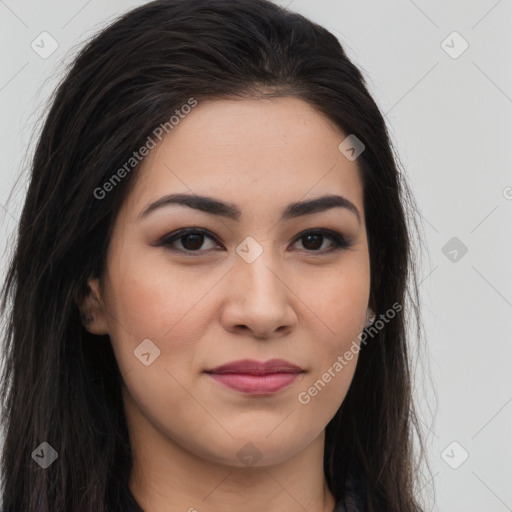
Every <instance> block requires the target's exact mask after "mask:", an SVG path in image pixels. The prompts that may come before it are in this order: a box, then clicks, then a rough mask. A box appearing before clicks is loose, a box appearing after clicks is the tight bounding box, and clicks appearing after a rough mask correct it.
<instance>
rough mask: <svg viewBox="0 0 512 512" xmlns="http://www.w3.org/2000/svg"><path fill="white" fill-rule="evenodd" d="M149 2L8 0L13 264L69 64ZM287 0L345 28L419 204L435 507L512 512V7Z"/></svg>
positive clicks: (3, 169) (2, 199)
mask: <svg viewBox="0 0 512 512" xmlns="http://www.w3.org/2000/svg"><path fill="white" fill-rule="evenodd" d="M143 3H145V2H137V1H127V0H124V1H121V0H103V1H101V2H100V1H99V0H89V1H86V0H67V1H64V0H50V1H48V0H47V1H44V2H38V1H36V0H22V1H18V2H15V1H14V0H0V43H1V44H0V48H1V50H0V52H1V53H0V59H1V67H0V107H1V117H0V154H1V157H2V163H1V166H0V239H1V244H0V250H1V251H2V255H4V254H5V253H4V251H5V249H6V246H7V238H8V237H9V236H12V233H13V232H14V230H15V228H16V224H17V219H18V218H19V214H20V211H21V206H22V204H23V192H24V190H25V188H24V187H26V184H27V161H28V158H29V156H30V154H31V151H32V150H33V143H34V140H33V130H34V123H35V121H36V120H37V119H38V118H39V117H40V116H41V114H42V112H43V108H44V106H45V103H46V101H47V99H48V97H49V94H50V92H51V91H52V89H53V88H54V87H55V86H56V85H57V83H58V81H59V80H60V78H61V77H62V76H63V73H64V71H65V68H64V63H65V62H66V63H67V62H69V61H70V60H71V58H72V56H73V54H74V52H75V51H76V49H77V48H79V47H80V44H81V42H83V41H84V40H85V39H86V38H87V37H89V36H90V35H91V34H93V33H95V32H96V31H98V30H99V29H100V28H101V27H103V26H105V25H106V24H107V23H108V22H110V21H111V20H112V19H113V18H114V17H117V16H118V15H120V14H121V13H123V12H125V11H127V10H129V9H131V8H132V7H135V6H137V5H141V4H143ZM279 3H280V4H281V5H284V6H286V5H288V6H289V8H290V9H292V10H295V11H298V12H300V13H302V14H304V15H306V16H307V17H309V18H311V19H312V20H314V21H316V22H318V23H320V24H322V25H323V26H325V27H326V28H328V29H329V30H331V31H332V32H333V33H334V34H335V35H336V36H337V37H338V38H339V40H340V42H341V43H342V45H343V46H344V48H345V50H346V51H347V53H348V55H349V57H350V58H351V59H352V60H353V61H354V62H355V63H356V64H357V65H358V66H359V68H360V69H361V70H362V71H363V74H364V76H365V79H366V81H367V84H368V87H369V89H370V92H371V93H372V95H373V96H374V98H375V100H376V102H377V104H378V105H379V107H380V109H381V111H382V112H383V114H384V115H385V118H386V121H387V124H388V127H389V131H390V134H391V136H392V139H393V143H394V144H395V146H396V148H397V151H398V153H399V155H400V160H401V164H402V166H403V168H404V170H405V173H406V176H407V179H408V182H409V185H410V186H411V188H412V191H413V194H414V196H415V198H416V201H417V203H418V206H419V215H420V217H421V220H422V223H423V229H424V236H425V239H426V252H427V254H426V255H425V256H424V258H423V260H422V264H421V276H420V281H421V286H420V292H421V305H422V308H423V320H424V328H425V332H426V343H427V347H428V351H427V356H426V357H424V359H425V368H427V371H428V372H429V375H430V379H431V380H429V379H426V380H425V379H424V378H423V377H422V375H423V372H422V371H419V373H418V374H417V382H418V384H417V394H418V401H419V404H420V411H421V414H422V425H423V428H424V430H425V436H426V441H427V445H428V455H429V460H430V465H431V470H432V475H431V476H432V477H433V479H432V480H431V481H430V483H427V485H426V487H425V492H430V493H431V494H432V493H435V494H433V506H432V508H431V509H432V510H436V511H450V512H459V511H460V512H462V511H464V512H505V511H507V510H512V486H510V483H511V481H512V462H511V461H512V437H511V432H512V378H511V371H510V368H511V363H512V335H511V330H512V271H511V270H510V265H511V263H512V257H511V256H512V222H511V220H512V166H511V162H512V158H511V157H512V150H511V148H512V66H511V63H512V59H511V57H512V30H511V29H512V0H498V1H496V0H471V1H469V0H459V1H454V0H451V1H441V0H435V1H430V2H427V1H426V0H415V1H413V0H388V1H386V2H378V1H376V0H372V1H368V0H366V1H356V0H314V1H313V0H293V1H290V0H283V1H280V2H279ZM44 32H46V33H48V34H49V36H50V37H51V38H50V37H49V36H48V35H46V34H43V35H41V34H42V33H44ZM41 38H46V39H45V41H46V42H47V43H46V44H45V45H44V47H45V48H46V50H45V51H50V50H51V49H52V47H51V44H54V45H55V44H57V45H58V47H57V48H56V50H55V51H54V52H53V53H52V54H51V55H49V56H47V55H44V52H43V50H42V48H41V47H42V46H43V45H42V43H40V41H41ZM53 40H54V41H55V43H54V42H53ZM38 41H39V43H38ZM37 44H39V46H37ZM35 48H38V50H36V49H35ZM41 53H43V55H41ZM20 173H22V175H21V179H20V185H19V186H18V187H17V192H16V193H15V195H14V196H13V199H12V200H11V201H10V202H9V204H6V201H7V196H8V194H9V192H10V191H11V188H12V186H13V184H14V180H15V179H16V178H17V177H18V176H19V175H20ZM5 265H6V262H5V260H3V261H2V264H1V268H0V270H1V272H2V276H3V275H4V274H5V269H6V266H5ZM429 510H430V508H429Z"/></svg>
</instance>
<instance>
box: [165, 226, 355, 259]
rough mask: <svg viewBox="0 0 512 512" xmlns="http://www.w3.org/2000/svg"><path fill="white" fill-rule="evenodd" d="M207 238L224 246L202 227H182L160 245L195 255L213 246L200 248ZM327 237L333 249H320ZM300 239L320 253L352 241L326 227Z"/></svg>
mask: <svg viewBox="0 0 512 512" xmlns="http://www.w3.org/2000/svg"><path fill="white" fill-rule="evenodd" d="M205 239H210V240H211V241H213V242H214V245H213V248H215V247H217V248H218V247H222V244H221V243H220V242H219V241H218V240H217V239H216V237H214V236H213V235H211V234H209V231H207V230H205V229H202V228H184V229H180V230H178V231H175V232H173V233H170V234H169V235H167V236H165V237H164V238H162V239H161V241H160V242H159V243H158V245H164V246H166V247H167V248H169V250H171V251H173V252H180V253H185V254H187V255H190V256H195V255H197V254H194V253H201V252H207V251H208V250H209V249H211V248H212V246H211V247H210V248H208V247H207V248H206V250H204V248H203V250H199V249H200V248H201V247H203V244H204V240H205ZM325 239H330V240H331V242H332V243H331V249H328V250H318V249H321V248H322V246H323V245H324V242H325ZM298 241H302V244H303V247H304V250H305V252H309V253H319V254H325V253H331V252H334V251H336V250H340V249H346V248H348V247H350V245H351V244H350V242H348V241H347V240H346V239H345V237H343V235H341V234H340V233H337V232H335V231H331V230H326V229H313V230H309V231H304V232H302V233H301V234H300V235H299V236H298V237H296V238H295V242H294V243H297V242H298ZM178 244H180V245H181V247H176V245H178ZM324 249H325V248H324Z"/></svg>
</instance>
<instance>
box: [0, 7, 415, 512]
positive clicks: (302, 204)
mask: <svg viewBox="0 0 512 512" xmlns="http://www.w3.org/2000/svg"><path fill="white" fill-rule="evenodd" d="M406 203H408V204H406ZM411 205H412V201H411V198H410V195H409V194H408V192H407V187H406V185H405V182H404V180H403V178H402V177H401V176H400V174H399V172H398V168H397V165H396V163H395V160H394V158H393V155H392V149H391V143H390V140H389V138H388V134H387V131H386V127H385V123H384V120H383V118H382V116H381V114H380V112H379V110H378V108H377V106H376V104H375V102H374V101H373V100H372V98H371V96H370V94H369V93H368V90H367V88H366V86H365V83H364V80H363V77H362V75H361V73H360V71H359V70H358V69H357V68H356V67H355V66H354V65H353V64H352V63H351V62H350V61H349V59H348V58H347V56H346V54H345V52H344V50H343V49H342V48H341V46H340V44H339V42H338V41H337V40H336V38H335V37H334V36H333V35H332V34H331V33H329V32H328V31H327V30H325V29H324V28H322V27H320V26H318V25H316V24H314V23H312V22H311V21H309V20H307V19H305V18H304V17H302V16H300V15H298V14H294V13H291V12H289V11H286V10H284V9H282V8H280V7H278V6H276V5H274V4H272V3H270V2H268V1H266V0H250V1H243V2H240V1H238V0H213V1H212V0H163V1H156V2H151V3H148V4H146V5H144V6H142V7H139V8H137V9H135V10H133V11H131V12H129V13H127V14H125V15H124V16H123V17H122V18H120V19H119V20H118V21H116V22H115V23H113V24H112V25H111V26H109V27H107V28H106V29H104V30H103V31H102V32H101V33H100V34H98V35H97V36H95V37H94V38H93V39H92V40H91V41H90V42H89V43H88V44H87V45H86V46H85V48H84V49H83V50H82V51H81V53H80V54H79V55H78V57H77V58H76V61H75V62H74V65H73V66H72V68H71V69H70V70H69V72H68V74H67V76H66V78H65V79H64V81H63V82H62V83H61V85H60V86H59V88H58V89H57V91H56V94H55V97H54V99H53V103H52V107H51V110H50V112H49V114H48V116H47V119H46V122H45V125H44V128H43V130H42V133H41V136H40V139H39V142H38V144H37V148H36V152H35V155H34V159H33V165H32V174H31V180H30V186H29V189H28V193H27V197H26V202H25V205H24V209H23V212H22V216H21V221H20V226H19V233H18V240H17V244H16V249H15V253H14V255H13V258H12V261H11V264H10V268H9V273H8V276H7V279H6V282H5V285H4V289H3V303H2V308H3V310H4V311H5V310H6V305H7V303H8V301H9V299H10V300H12V308H11V309H10V310H9V312H8V320H9V321H8V325H7V329H6V333H5V340H6V346H5V351H6V365H5V371H4V374H3V381H2V397H3V410H4V424H5V429H6V430H5V432H6V434H5V445H4V449H3V458H2V471H3V475H4V481H3V487H2V498H3V504H2V510H4V511H5V512H14V511H20V510H23V511H25V512H36V511H37V512H50V511H51V512H60V511H66V512H70V511H77V512H78V511H80V512H82V511H84V512H85V511H88V512H93V511H94V512H97V511H108V512H110V511H120V512H125V511H141V510H144V511H145V512H153V511H174V510H189V511H193V510H197V511H202V510H208V511H221V510H222V511H231V510H235V509H236V510H246V511H259V510H267V511H269V512H272V511H274V510H275V511H277V510H279V511H283V510H290V511H292V510H310V511H318V512H320V511H321V512H331V511H333V510H335V511H336V512H341V511H356V510H365V511H366V510H368V511H375V512H376V511H390V510H393V511H394V512H402V511H403V512H405V511H407V512H411V511H419V510H421V508H420V505H419V502H418V498H417V497H416V496H415V482H416V480H417V478H418V476H419V475H418V473H417V469H416V466H415V460H414V454H413V450H412V434H413V427H415V429H416V431H417V433H418V435H419V429H418V425H417V420H416V416H415V413H414V407H413V404H412V397H411V381H410V367H409V365H410V361H409V357H408V350H407V340H406V326H407V321H406V314H408V315H409V316H411V313H409V310H408V307H407V304H406V303H405V298H406V293H407V291H408V283H407V277H408V276H409V275H411V276H412V277H413V279H412V285H411V287H412V291H413V294H412V295H413V297H417V289H416V279H415V276H416V273H415V267H414V261H413V260H412V259H411V256H412V251H411V246H410V235H409V231H408V226H407V223H406V219H405V213H404V211H405V208H406V207H408V208H410V209H411V210H412V209H413V207H412V206H411ZM414 293H416V295H414ZM412 304H413V307H414V309H413V311H412V316H414V317H415V318H416V319H418V318H419V313H418V308H417V306H418V304H417V300H416V302H413V303H412ZM377 318H378V319H377ZM419 439H420V441H421V436H419ZM420 446H421V445H420Z"/></svg>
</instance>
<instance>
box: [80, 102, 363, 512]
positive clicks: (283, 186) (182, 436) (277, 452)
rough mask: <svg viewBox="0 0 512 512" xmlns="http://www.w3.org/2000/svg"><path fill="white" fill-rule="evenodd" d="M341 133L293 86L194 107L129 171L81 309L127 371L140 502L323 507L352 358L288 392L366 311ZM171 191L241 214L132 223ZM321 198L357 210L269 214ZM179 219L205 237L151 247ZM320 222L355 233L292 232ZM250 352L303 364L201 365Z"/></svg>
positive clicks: (357, 329)
mask: <svg viewBox="0 0 512 512" xmlns="http://www.w3.org/2000/svg"><path fill="white" fill-rule="evenodd" d="M345 137H346V134H344V133H342V132H341V131H340V130H339V129H338V128H337V127H336V126H335V125H334V124H333V123H332V122H330V121H329V120H328V119H327V118H326V117H325V116H323V115H322V114H321V113H319V112H317V111H316V110H314V109H313V108H312V107H311V106H309V104H307V103H305V102H303V101H302V100H299V99H297V98H290V97H286V98H279V99H272V100H269V99H244V100H240V99H233V100H231V99H230V100H216V101H208V102H200V103H199V104H198V106H196V107H195V108H194V109H193V110H192V112H191V113H190V114H188V115H187V116H186V118H185V119H183V120H182V121H181V122H180V124H178V125H177V126H176V127H175V128H174V129H173V130H172V131H171V132H170V133H169V134H168V135H167V136H166V137H165V138H164V139H163V140H162V142H161V143H160V144H159V145H158V146H157V147H156V148H154V149H153V150H152V151H151V152H150V154H149V155H148V156H147V157H146V158H145V160H144V162H143V166H142V167H141V168H140V169H138V170H137V171H136V172H137V173H139V174H138V175H137V180H136V182H135V186H134V187H133V189H132V190H131V191H130V193H129V194H128V196H127V197H126V199H125V201H124V203H123V206H122V209H121V211H120V212H119V215H118V217H117V218H116V222H115V227H114V231H113V234H112V238H111V240H110V245H109V250H108V256H107V266H106V269H105V272H104V274H103V275H102V276H101V281H99V280H96V279H91V280H90V281H89V284H90V286H91V289H92V291H93V292H94V293H93V294H91V297H90V298H89V299H88V301H89V302H88V304H87V306H86V307H87V308H88V309H89V310H90V311H91V313H92V315H93V321H92V322H91V324H90V325H89V326H88V329H89V331H90V332H93V333H95V334H105V333H108V334H109V336H110V339H111V342H112V345H113V348H114V352H115V355H116V358H117V361H118V364H119V368H120V370H121V373H122V375H123V400H124V404H125V409H126V417H127V422H128V428H129V432H130V438H131V443H132V449H133V453H134V466H133V472H132V476H131V479H130V489H131V490H132V492H133V494H134V496H135V498H136V499H137V501H138V502H139V504H140V505H141V506H142V507H143V508H144V509H145V511H146V512H170V511H175V510H182V511H190V512H193V511H194V510H197V511H198V512H201V511H206V510H208V511H209V512H221V511H222V512H234V511H239V510H244V511H247V512H260V511H261V510H265V511H266V512H278V511H279V512H283V511H285V512H298V511H301V512H302V511H304V510H308V511H310V512H332V510H333V508H334V506H335V501H334V497H333V495H332V494H331V492H330V491H329V489H328V487H327V484H326V480H325V477H324V473H323V456H324V440H325V427H326V425H327V424H328V422H329V421H330V420H331V418H332V417H333V415H334V414H335V413H336V411H337V409H338V408H339V406H340V405H341V403H342V402H343V399H344V397H345V395H346V393H347V391H348V388H349V385H350V383H351V380H352V377H353V374H354V370H355V366H356V363H357V354H356V355H355V356H354V358H353V359H352V360H351V361H349V362H348V364H346V366H344V367H343V369H342V371H339V372H338V373H335V375H336V376H335V377H332V379H331V381H330V382H329V383H328V384H326V385H325V386H324V387H323V389H322V390H321V391H319V392H318V394H317V395H316V396H314V397H311V400H310V402H309V403H308V404H307V405H305V404H302V403H300V402H299V400H298V398H297V397H298V394H299V393H300V392H302V391H307V390H308V388H310V387H311V386H312V385H313V384H314V383H315V382H316V381H318V379H320V378H321V377H322V375H323V374H324V373H325V372H326V371H327V370H328V369H329V368H330V367H332V366H333V364H334V363H335V361H336V360H337V358H338V356H342V355H343V354H344V353H345V352H346V351H347V350H349V348H350V346H351V345H352V343H353V341H354V340H356V341H357V342H358V339H357V336H358V335H359V334H360V333H361V331H362V329H363V327H364V323H365V315H366V310H367V307H368V300H369V293H370V266H369V254H368V243H367V236H366V227H365V219H364V209H363V187H362V182H361V180H360V176H359V172H358V168H357V161H350V160H348V159H347V158H346V157H345V156H344V155H343V154H342V153H341V152H340V151H339V150H338V145H339V144H340V143H341V141H342V140H343V139H344V138H345ZM171 193H193V194H199V195H208V196H212V197H215V198H217V199H220V200H222V201H226V202H230V203H234V204H235V205H237V207H238V208H239V209H240V210H241V211H242V215H241V217H240V219H239V220H231V219H227V218H222V217H218V216H215V215H211V214H208V213H206V212H201V211H199V210H195V209H192V208H190V207H187V206H179V205H170V206H166V207H163V208H160V209H157V210H155V211H153V212H152V213H151V214H149V215H148V216H147V217H145V218H143V219H141V220H137V216H138V215H139V213H140V212H141V211H142V210H143V209H144V208H145V207H146V206H147V205H148V204H149V203H150V202H152V201H155V200H156V199H158V198H160V197H161V196H164V195H166V194H171ZM325 194H339V195H342V196H344V197H346V198H347V199H349V200H350V201H351V202H352V203H353V204H354V205H355V206H356V208H357V210H358V211H359V214H360V222H359V221H358V219H357V216H356V215H354V213H352V212H351V211H350V210H348V209H346V208H340V207H336V208H332V209H328V210H326V211H322V212H319V213H314V214H308V215H304V216H301V217H298V218H294V219H290V220H285V221H281V222H280V221H279V218H280V216H281V211H282V210H283V209H284V208H285V207H286V206H287V205H288V204H289V203H292V202H296V201H303V200H309V199H314V198H316V197H319V196H322V195H325ZM187 227H200V228H203V229H206V230H208V231H209V232H210V233H209V234H208V236H205V237H204V238H203V239H202V245H201V239H200V241H199V242H197V241H194V240H191V239H190V238H189V239H185V240H184V239H183V238H182V239H181V240H180V239H179V238H178V239H176V240H175V241H174V242H173V243H172V246H173V247H175V248H177V249H181V250H182V251H183V252H182V253H178V252H172V251H171V250H170V246H165V245H160V246H158V245H157V242H158V241H159V240H160V239H161V238H162V237H163V236H165V235H167V234H170V233H172V232H175V231H176V230H178V229H181V228H187ZM314 228H323V229H330V230H334V231H337V232H339V233H340V234H342V235H343V236H345V238H347V239H349V240H350V243H351V245H350V247H349V248H345V249H344V248H341V249H338V250H336V251H334V252H328V251H329V249H331V248H332V247H334V245H333V244H334V241H333V239H332V238H330V237H329V235H325V236H324V237H323V238H322V237H320V238H319V240H318V241H317V242H313V243H311V242H310V243H309V245H308V239H307V238H305V235H304V234H303V233H302V232H303V231H306V230H310V229H314ZM299 234H300V235H301V236H300V237H298V235H299ZM209 236H213V238H209ZM248 236H250V237H253V238H254V239H255V240H256V241H257V242H258V244H259V245H260V247H261V248H262V250H263V252H262V254H261V255H260V256H259V257H258V258H256V259H255V260H254V261H253V262H252V263H248V262H247V261H246V260H244V259H243V258H242V257H240V256H239V254H238V253H237V252H236V248H237V246H239V244H240V243H241V242H242V241H243V240H244V239H245V238H246V237H248ZM217 239H218V241H217ZM219 242H220V245H219ZM315 243H316V245H315ZM184 244H185V245H184ZM190 247H192V250H190ZM187 249H189V252H188V255H187V253H186V251H187ZM194 250H195V252H194V253H193V254H192V255H190V253H191V252H193V251H194ZM198 252H199V255H197V253H198ZM194 255H195V256H196V257H194ZM145 339H150V340H151V341H152V343H154V344H155V345H156V346H157V347H158V349H159V350H160V355H159V357H157V358H156V359H154V361H153V362H152V363H151V364H150V365H148V366H146V365H144V364H142V363H141V361H140V360H139V359H138V358H137V357H135V356H134V350H135V349H136V348H137V347H138V346H139V345H140V343H141V342H142V340H145ZM246 358H248V359H256V360H259V361H266V360H268V359H271V358H283V359H286V360H288V361H290V362H292V363H295V364H297V365H299V366H300V367H301V368H302V369H303V370H304V372H303V373H302V374H301V375H300V376H299V377H298V378H297V379H296V380H295V381H294V382H293V383H292V384H291V385H289V386H288V387H286V388H284V389H282V390H280V391H278V392H276V393H274V394H272V395H269V396H251V395H248V394H245V393H242V392H239V391H235V390H232V389H230V388H227V387H225V386H223V385H222V384H221V383H219V382H217V381H215V380H214V379H212V378H211V377H210V376H209V375H207V374H205V373H204V371H205V370H207V369H211V368H213V367H216V366H219V365H221V364H224V363H226V362H230V361H234V360H239V359H246ZM249 442H250V443H252V446H254V447H256V448H252V450H253V452H254V454H258V455H259V456H260V457H261V458H260V459H259V460H258V461H257V462H256V463H255V464H254V465H252V466H249V465H248V464H247V463H244V462H243V461H242V460H240V459H239V458H238V457H237V452H239V450H241V449H242V447H244V445H246V444H247V443H249ZM256 450H257V451H256Z"/></svg>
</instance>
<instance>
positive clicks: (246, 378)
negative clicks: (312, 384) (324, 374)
mask: <svg viewBox="0 0 512 512" xmlns="http://www.w3.org/2000/svg"><path fill="white" fill-rule="evenodd" d="M206 373H207V374H209V375H210V376H211V377H212V378H213V379H215V380H216V381H218V382H220V383H221V384H223V385H225V386H227V387H229V388H231V389H235V390H236V391H241V392H243V393H247V394H251V395H268V394H272V393H276V392H277V391H279V390H281V389H283V388H285V387H287V386H289V385H290V384H291V383H292V382H293V381H294V380H295V379H296V378H297V377H298V376H299V375H300V374H301V373H303V370H302V368H301V367H300V366H297V365H296V364H293V363H290V362H289V361H285V360H284V359H270V360H269V361H265V362H260V361H254V360H252V359H243V360H240V361H233V362H231V363H227V364H223V365H221V366H218V367H216V368H213V369H212V370H207V371H206Z"/></svg>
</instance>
